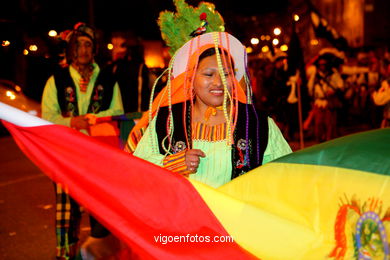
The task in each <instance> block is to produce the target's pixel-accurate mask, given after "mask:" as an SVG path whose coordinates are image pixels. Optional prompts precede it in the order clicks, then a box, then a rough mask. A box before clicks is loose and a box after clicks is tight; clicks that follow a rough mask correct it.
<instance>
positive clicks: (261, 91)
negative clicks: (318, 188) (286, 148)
mask: <svg viewBox="0 0 390 260" xmlns="http://www.w3.org/2000/svg"><path fill="white" fill-rule="evenodd" d="M288 58H289V57H288V55H287V54H286V53H284V52H281V51H278V50H276V51H275V52H274V55H271V54H270V55H261V56H256V57H252V59H251V60H250V69H251V77H252V83H253V89H254V98H255V101H256V105H257V107H258V108H259V109H262V110H266V111H267V112H268V113H269V114H270V115H271V116H272V117H273V118H274V120H275V121H276V122H277V123H278V125H279V126H280V128H281V130H282V131H283V133H284V135H285V137H286V138H287V139H288V140H296V139H297V138H298V137H297V136H298V132H299V120H298V118H299V116H298V115H299V110H298V98H299V99H300V101H301V107H302V110H301V114H302V117H303V122H302V128H303V130H304V133H305V138H314V139H315V141H317V142H322V141H326V140H330V139H333V138H335V137H338V136H340V135H343V134H345V133H342V131H341V128H342V127H344V128H349V131H350V132H354V131H357V130H354V129H353V128H355V129H359V130H362V129H363V130H368V129H375V128H379V127H385V126H388V117H389V116H388V104H387V103H388V102H387V100H388V98H386V97H384V95H385V94H386V90H387V88H386V85H387V84H388V79H389V77H390V53H389V52H388V51H387V50H381V49H373V50H368V51H365V50H362V51H357V52H354V53H345V52H342V51H339V50H337V49H334V48H324V49H322V50H321V51H320V52H319V53H318V55H316V56H315V57H312V58H311V59H309V61H308V62H306V64H305V68H304V69H302V70H300V72H299V75H298V74H297V73H296V72H295V71H293V72H291V70H289V68H288V64H289V63H288ZM297 76H299V77H298V79H297ZM383 85H385V86H383ZM381 86H382V87H381ZM298 87H300V93H299V94H298V91H297V90H298ZM386 104H387V106H386Z"/></svg>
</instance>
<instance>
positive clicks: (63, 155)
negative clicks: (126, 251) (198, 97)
mask: <svg viewBox="0 0 390 260" xmlns="http://www.w3.org/2000/svg"><path fill="white" fill-rule="evenodd" d="M4 125H5V126H6V127H7V128H8V130H9V131H10V132H11V134H12V135H13V137H14V139H15V141H16V143H17V144H18V145H19V147H20V148H21V150H22V151H23V152H24V153H25V154H26V155H27V156H28V157H29V158H30V159H31V160H32V161H33V162H34V163H35V164H36V165H37V166H38V167H39V168H40V169H41V170H42V171H43V172H44V173H46V174H47V175H48V176H49V177H50V178H51V179H53V180H54V181H55V182H58V183H62V184H64V185H66V186H68V188H69V193H70V195H71V196H72V197H73V198H74V199H76V200H77V201H78V202H79V203H80V204H82V205H83V206H85V207H86V208H87V209H88V210H89V211H90V212H91V213H93V214H94V215H95V216H96V217H97V218H98V220H99V221H101V222H102V223H103V224H104V225H105V226H106V227H108V228H109V229H110V230H111V231H112V232H113V233H114V234H115V235H116V236H117V237H118V238H120V239H122V240H123V241H124V242H126V243H127V244H128V245H129V246H130V247H131V248H132V249H133V251H134V252H135V253H136V254H138V255H139V256H140V257H141V258H142V259H149V258H150V259H151V258H157V259H178V258H180V259H194V258H196V259H222V258H225V259H248V258H252V256H251V255H250V254H249V253H248V252H246V251H245V250H243V249H242V248H241V247H240V246H239V245H238V244H236V243H235V242H234V243H207V242H203V243H196V242H193V243H191V242H189V243H167V244H165V245H164V244H162V243H156V242H155V238H156V237H158V236H159V235H163V236H168V235H171V236H187V234H189V235H191V236H196V235H197V236H198V237H200V236H209V237H211V238H213V237H214V236H228V235H229V234H228V233H227V231H226V230H225V229H224V228H223V226H222V225H221V223H220V222H219V221H218V220H217V218H216V217H215V215H214V214H213V213H212V211H211V210H210V209H209V208H208V206H207V205H206V203H205V202H204V201H203V199H202V198H201V197H200V195H199V194H198V192H197V191H196V189H195V188H194V187H193V186H192V185H191V183H190V182H188V181H187V180H186V179H185V178H184V177H182V176H180V175H179V174H176V173H172V172H170V171H167V170H165V169H163V168H160V167H158V166H156V165H153V164H151V163H149V162H146V161H144V160H142V159H139V158H137V157H134V156H131V155H128V154H127V153H125V152H123V151H121V150H119V149H116V148H114V147H111V146H109V145H106V144H104V143H101V142H97V141H95V140H93V139H92V138H91V137H88V136H86V135H83V134H81V133H79V132H77V131H75V130H73V129H70V128H68V127H65V126H60V125H46V126H37V127H19V126H16V125H13V124H10V123H7V122H4Z"/></svg>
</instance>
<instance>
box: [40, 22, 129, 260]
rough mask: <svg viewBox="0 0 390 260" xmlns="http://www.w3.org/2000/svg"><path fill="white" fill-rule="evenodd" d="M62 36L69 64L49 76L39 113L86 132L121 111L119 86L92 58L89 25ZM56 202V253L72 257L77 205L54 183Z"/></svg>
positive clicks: (75, 243) (75, 244) (93, 47)
mask: <svg viewBox="0 0 390 260" xmlns="http://www.w3.org/2000/svg"><path fill="white" fill-rule="evenodd" d="M62 36H63V39H64V40H66V42H67V49H66V60H67V64H69V66H67V67H65V68H63V69H61V70H59V71H58V72H56V73H55V74H54V75H53V76H51V77H50V78H49V79H48V81H47V83H46V86H45V89H44V92H43V96H42V117H43V118H44V119H46V120H48V121H51V122H53V123H56V124H60V125H65V126H69V127H72V128H74V129H76V130H79V131H81V132H83V133H85V134H88V131H89V120H91V118H93V117H103V116H112V115H120V114H123V106H122V100H121V95H120V90H119V86H118V84H117V83H116V81H115V78H114V77H113V76H112V74H109V73H100V69H99V66H98V65H97V64H96V63H95V62H94V55H95V50H96V43H95V33H94V31H93V29H92V28H90V27H88V26H86V25H85V24H84V23H78V24H76V25H75V26H74V28H73V30H68V31H66V32H64V33H63V34H62ZM86 115H88V116H86ZM65 141H66V140H65ZM69 163H72V162H69ZM56 203H57V206H56V233H57V254H56V256H57V259H74V257H75V255H76V253H77V250H78V240H79V238H78V235H79V228H80V220H81V211H80V207H79V205H78V204H77V203H76V202H75V201H74V200H73V199H72V198H70V197H69V195H68V194H67V192H66V187H63V186H61V184H56ZM93 222H94V220H92V224H93ZM92 235H93V234H92Z"/></svg>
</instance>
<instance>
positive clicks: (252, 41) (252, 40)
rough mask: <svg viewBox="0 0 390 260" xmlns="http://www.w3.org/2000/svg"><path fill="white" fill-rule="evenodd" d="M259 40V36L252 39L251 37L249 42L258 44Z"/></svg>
mask: <svg viewBox="0 0 390 260" xmlns="http://www.w3.org/2000/svg"><path fill="white" fill-rule="evenodd" d="M259 42H260V40H259V38H252V39H251V43H252V44H253V45H257V44H259Z"/></svg>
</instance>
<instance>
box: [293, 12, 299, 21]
mask: <svg viewBox="0 0 390 260" xmlns="http://www.w3.org/2000/svg"><path fill="white" fill-rule="evenodd" d="M294 21H296V22H298V21H299V15H297V14H294Z"/></svg>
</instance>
